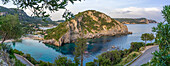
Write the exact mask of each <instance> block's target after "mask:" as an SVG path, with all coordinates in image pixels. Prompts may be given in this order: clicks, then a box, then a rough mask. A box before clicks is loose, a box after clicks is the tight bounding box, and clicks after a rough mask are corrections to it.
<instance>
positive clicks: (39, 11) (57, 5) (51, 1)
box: [1, 0, 82, 18]
mask: <svg viewBox="0 0 170 66" xmlns="http://www.w3.org/2000/svg"><path fill="white" fill-rule="evenodd" d="M1 1H2V3H3V4H7V3H9V2H13V4H14V5H16V6H17V7H18V8H20V9H30V10H31V11H32V12H33V15H35V16H38V17H43V18H44V17H49V16H50V15H49V14H48V13H47V12H46V11H47V10H49V11H51V12H55V11H58V10H59V9H66V8H65V7H66V6H67V5H68V3H69V2H71V3H72V4H74V2H75V1H82V0H1Z"/></svg>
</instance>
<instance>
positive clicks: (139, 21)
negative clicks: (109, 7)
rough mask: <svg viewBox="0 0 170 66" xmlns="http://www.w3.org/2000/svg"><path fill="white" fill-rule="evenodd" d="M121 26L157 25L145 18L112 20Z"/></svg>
mask: <svg viewBox="0 0 170 66" xmlns="http://www.w3.org/2000/svg"><path fill="white" fill-rule="evenodd" d="M114 19H115V20H118V21H119V22H121V23H123V24H149V23H158V22H156V21H155V20H149V19H146V18H114Z"/></svg>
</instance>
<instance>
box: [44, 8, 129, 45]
mask: <svg viewBox="0 0 170 66" xmlns="http://www.w3.org/2000/svg"><path fill="white" fill-rule="evenodd" d="M129 33H130V32H128V28H127V26H125V25H123V24H122V23H120V22H119V21H116V20H114V19H112V18H111V17H109V16H107V15H106V14H104V13H101V12H98V11H95V10H88V11H84V12H80V13H79V14H77V15H75V18H74V19H71V20H70V21H67V22H63V23H60V24H59V25H58V26H57V27H56V28H53V29H49V30H47V35H46V36H45V37H44V38H45V39H48V40H45V41H44V43H49V44H54V45H55V46H62V44H63V43H71V42H74V41H75V40H76V39H77V38H79V37H80V36H82V37H83V38H96V37H101V36H114V35H117V34H120V35H121V34H129ZM51 39H52V40H51Z"/></svg>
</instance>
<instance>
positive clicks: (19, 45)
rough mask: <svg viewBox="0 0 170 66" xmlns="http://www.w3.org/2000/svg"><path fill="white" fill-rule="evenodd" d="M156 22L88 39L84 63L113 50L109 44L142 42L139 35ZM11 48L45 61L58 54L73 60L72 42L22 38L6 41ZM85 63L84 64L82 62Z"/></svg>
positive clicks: (120, 47)
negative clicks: (49, 42)
mask: <svg viewBox="0 0 170 66" xmlns="http://www.w3.org/2000/svg"><path fill="white" fill-rule="evenodd" d="M156 25H157V24H129V25H127V27H128V29H129V31H130V32H133V34H129V35H123V36H112V37H106V36H105V37H101V38H96V39H90V40H89V45H88V52H89V53H87V54H86V55H85V60H84V63H86V62H90V61H93V60H94V59H96V56H98V55H99V54H101V53H103V52H106V51H110V50H114V49H112V48H111V46H113V45H114V46H116V47H119V49H128V48H129V47H130V43H131V42H142V40H140V36H141V35H142V34H143V33H151V32H152V27H156ZM8 44H9V45H11V47H12V48H13V49H17V50H20V51H22V52H24V53H28V54H31V56H32V57H34V58H35V59H36V60H38V61H39V60H43V61H46V62H54V60H55V58H56V57H57V56H59V55H63V56H67V57H68V58H69V59H71V60H73V59H74V56H73V54H72V52H73V51H74V44H72V43H71V44H65V45H64V46H62V47H55V46H51V45H45V44H43V43H41V42H40V43H39V41H37V40H31V39H29V40H28V39H27V40H22V42H16V43H15V44H13V43H8ZM84 65H85V64H84Z"/></svg>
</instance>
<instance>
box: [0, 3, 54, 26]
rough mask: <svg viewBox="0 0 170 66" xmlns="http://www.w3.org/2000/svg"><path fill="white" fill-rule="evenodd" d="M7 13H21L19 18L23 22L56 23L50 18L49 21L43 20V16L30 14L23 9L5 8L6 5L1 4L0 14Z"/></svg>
mask: <svg viewBox="0 0 170 66" xmlns="http://www.w3.org/2000/svg"><path fill="white" fill-rule="evenodd" d="M5 14H11V15H14V14H18V15H19V20H20V21H21V22H23V23H34V24H42V25H46V24H56V23H55V22H53V21H52V20H51V19H50V18H47V19H46V20H47V21H48V22H43V20H42V18H39V17H31V16H28V15H27V14H26V13H25V12H24V11H23V10H21V9H16V8H5V7H2V6H0V16H2V15H5Z"/></svg>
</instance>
